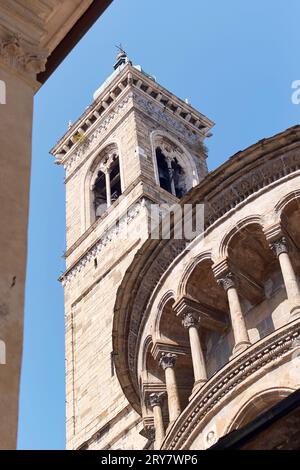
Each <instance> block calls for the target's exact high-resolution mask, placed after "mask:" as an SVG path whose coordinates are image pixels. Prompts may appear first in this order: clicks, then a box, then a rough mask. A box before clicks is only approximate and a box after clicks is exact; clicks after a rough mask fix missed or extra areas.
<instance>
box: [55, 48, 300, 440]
mask: <svg viewBox="0 0 300 470" xmlns="http://www.w3.org/2000/svg"><path fill="white" fill-rule="evenodd" d="M119 59H120V62H119V65H118V66H117V67H116V70H115V72H114V74H113V75H112V76H111V77H110V78H109V79H108V80H107V82H106V83H105V86H102V87H101V88H100V89H99V91H98V92H97V93H96V94H95V100H94V102H93V103H92V105H91V106H90V107H89V108H88V109H87V110H86V112H85V113H84V114H83V116H82V117H81V118H80V119H79V120H78V121H77V122H76V123H75V124H74V125H73V126H72V127H71V129H69V131H68V133H67V134H66V135H65V136H64V137H63V138H62V139H61V140H60V142H59V143H58V144H57V145H56V147H55V148H54V149H53V151H52V152H53V154H54V155H55V156H56V159H57V163H59V164H63V165H64V167H65V169H66V211H67V251H66V264H67V270H66V272H65V274H64V275H63V276H62V278H61V280H62V283H63V285H64V289H65V315H66V386H67V446H68V448H72V449H77V448H84V449H108V448H111V449H142V448H145V447H146V448H147V447H152V446H154V448H164V449H187V448H191V449H204V448H207V447H210V446H211V445H212V444H214V443H215V442H216V440H218V439H219V438H220V437H221V436H223V435H224V434H226V433H227V432H229V431H230V430H231V429H234V428H236V427H238V426H241V425H243V424H244V423H245V422H246V421H247V420H248V421H249V420H251V419H252V418H253V416H255V415H257V414H258V413H259V412H261V411H263V410H264V409H266V408H267V407H269V406H270V405H272V404H274V403H275V402H276V401H278V400H279V399H280V397H284V396H286V395H288V394H289V393H291V392H292V391H293V390H295V389H296V388H298V387H299V385H300V382H299V377H300V375H299V373H298V372H299V365H298V362H297V361H298V356H299V355H298V354H297V351H298V349H299V341H298V335H299V331H300V330H299V325H300V323H299V321H300V320H299V315H300V294H299V278H298V276H299V272H300V257H299V249H300V238H299V237H300V234H299V219H300V211H299V196H300V189H299V182H300V175H299V164H300V158H299V149H300V139H299V137H300V128H299V127H298V126H296V127H295V128H292V129H289V130H287V131H285V132H283V133H282V134H279V135H277V136H275V137H272V138H270V139H265V140H263V141H261V142H258V143H257V144H255V145H253V146H252V147H250V148H248V149H246V150H245V151H243V152H239V153H238V154H237V155H234V156H233V157H232V158H231V159H230V160H228V161H227V162H226V163H225V164H224V165H222V166H221V167H220V168H218V169H217V170H216V171H214V172H213V173H211V174H208V173H207V167H206V162H205V152H204V147H203V144H202V142H203V139H204V138H205V137H207V136H209V135H210V129H211V127H212V125H213V123H212V122H211V121H210V120H209V119H207V118H206V117H205V116H203V115H201V114H200V113H198V112H197V111H196V110H194V109H193V108H192V107H191V106H190V105H188V104H187V103H185V102H182V101H181V100H179V99H178V98H177V97H175V96H174V95H172V94H171V93H170V92H168V91H167V90H165V89H163V88H162V87H161V86H160V85H158V84H157V83H156V82H155V80H153V79H152V78H151V77H149V76H148V75H146V74H144V73H143V72H142V71H141V70H140V69H138V68H137V67H134V66H132V64H131V63H130V62H129V61H128V59H127V58H126V56H125V55H122V53H121V54H120V57H119ZM99 201H101V204H100V202H99ZM164 203H166V204H169V205H172V204H175V203H176V204H179V203H180V206H179V207H182V208H183V207H186V205H190V207H192V208H193V212H192V213H193V218H194V219H195V217H196V210H197V207H198V205H199V204H203V205H204V227H203V229H204V231H201V233H199V234H198V236H196V237H195V238H194V239H192V240H191V239H187V238H184V237H176V236H175V232H176V225H175V220H176V216H175V215H174V216H173V217H171V237H170V239H167V238H166V239H162V238H161V237H160V238H158V239H155V238H153V237H152V236H151V235H153V232H151V228H152V226H151V221H152V217H153V213H152V211H151V207H152V205H153V204H156V205H161V204H164ZM99 204H100V205H99ZM100 206H101V210H100V209H99V207H100ZM169 217H170V215H169V214H166V212H164V210H162V212H161V226H162V227H163V226H164V222H165V221H166V220H169ZM172 234H173V235H174V236H172ZM298 330H299V331H298ZM225 407H226V410H225Z"/></svg>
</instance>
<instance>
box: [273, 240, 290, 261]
mask: <svg viewBox="0 0 300 470" xmlns="http://www.w3.org/2000/svg"><path fill="white" fill-rule="evenodd" d="M270 246H271V249H272V251H273V252H274V254H275V255H276V257H277V258H278V256H280V255H281V254H282V253H288V252H289V245H288V240H287V238H286V237H281V238H280V239H279V240H276V241H274V242H272V243H270Z"/></svg>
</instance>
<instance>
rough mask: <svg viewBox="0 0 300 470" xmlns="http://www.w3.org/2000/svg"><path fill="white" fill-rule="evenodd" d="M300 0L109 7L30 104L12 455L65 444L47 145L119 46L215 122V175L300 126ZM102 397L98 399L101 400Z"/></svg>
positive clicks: (58, 199)
mask: <svg viewBox="0 0 300 470" xmlns="http://www.w3.org/2000/svg"><path fill="white" fill-rule="evenodd" d="M299 17H300V2H299V0H288V1H287V0H275V1H274V0H263V1H262V0H252V1H251V2H243V1H241V0H227V1H226V2H225V1H222V0H209V2H207V1H203V0H186V1H185V2H182V1H181V0H163V1H162V0H151V1H146V0H114V2H113V4H112V5H111V7H110V8H109V9H108V10H107V11H106V13H105V14H104V15H103V16H102V17H101V18H100V20H99V21H98V22H97V23H96V24H95V25H94V27H93V28H92V29H91V30H90V31H89V32H88V34H87V35H86V36H85V37H84V38H83V40H82V41H81V42H80V43H79V45H78V46H77V47H76V48H75V49H74V50H73V51H72V53H71V54H70V55H69V56H68V57H67V59H66V60H65V61H64V63H63V64H62V65H61V66H60V67H59V69H58V70H57V71H56V72H55V73H54V75H53V76H52V77H51V78H50V79H49V81H48V82H47V83H46V84H45V85H44V86H43V87H42V89H41V90H40V91H39V92H38V94H37V95H36V98H35V113H34V132H33V161H32V180H31V206H30V224H29V247H28V248H29V249H28V270H27V287H26V306H25V334H24V354H23V370H22V381H21V399H20V418H19V443H18V447H19V449H63V448H64V447H65V391H64V387H65V385H64V362H65V358H64V308H63V290H62V287H61V286H60V285H59V283H58V282H57V278H58V276H59V275H60V273H61V272H62V271H64V261H63V259H62V255H63V252H64V250H65V215H64V211H65V203H64V197H65V196H64V184H63V170H62V168H60V167H57V166H55V165H54V164H53V161H52V157H51V156H50V155H49V154H48V151H49V149H50V148H51V147H52V146H53V145H54V144H55V143H56V141H57V140H58V139H59V138H60V137H61V136H62V135H63V134H64V133H65V131H66V129H67V125H68V121H69V120H72V121H73V122H74V121H75V120H76V119H77V118H78V117H79V116H80V115H81V114H82V112H83V111H84V109H85V108H86V106H88V105H89V104H90V103H91V101H92V94H93V92H94V90H95V89H96V88H97V87H98V86H99V85H100V84H101V83H102V82H103V81H104V80H105V78H106V77H107V76H108V75H109V74H110V73H111V71H112V65H113V63H114V59H115V53H116V50H115V47H114V45H115V44H118V43H119V42H122V43H123V44H124V45H125V48H126V50H127V51H128V55H129V56H130V58H132V60H133V61H134V63H136V64H141V65H142V66H143V68H144V69H145V70H146V71H147V72H149V73H151V74H153V75H155V76H156V78H157V80H158V81H159V82H160V83H161V84H162V85H163V86H165V87H166V88H168V89H169V90H171V91H172V92H174V93H175V94H176V95H178V96H179V97H181V98H183V99H184V98H186V97H188V98H189V99H190V102H191V104H192V105H193V106H194V107H196V108H197V109H199V110H200V111H201V112H203V113H204V114H206V115H207V116H208V117H209V118H211V119H213V120H214V121H215V122H216V126H215V128H214V136H213V137H212V138H211V139H209V140H208V141H207V145H208V148H209V160H208V163H209V168H210V169H211V170H212V169H214V168H215V167H216V166H218V165H219V164H220V163H222V162H223V161H224V160H226V159H227V158H228V157H229V156H230V155H232V154H233V153H235V152H237V151H238V150H240V149H243V148H245V147H247V146H248V145H250V144H252V143H254V142H256V141H257V140H259V139H261V138H263V137H267V136H270V135H273V134H276V133H277V132H279V131H281V130H283V129H285V128H287V127H290V126H292V125H294V124H297V123H298V122H299V117H300V105H299V106H296V105H293V104H292V102H291V93H292V90H291V83H292V81H293V80H296V79H300V68H299V64H300V58H299V44H300V28H299ZM99 399H100V397H99Z"/></svg>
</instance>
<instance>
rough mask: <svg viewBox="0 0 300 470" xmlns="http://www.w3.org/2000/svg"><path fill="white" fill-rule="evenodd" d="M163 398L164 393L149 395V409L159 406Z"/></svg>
mask: <svg viewBox="0 0 300 470" xmlns="http://www.w3.org/2000/svg"><path fill="white" fill-rule="evenodd" d="M164 398H165V393H163V392H160V393H151V394H150V395H149V404H150V406H151V408H153V407H154V406H161V405H162V403H163V401H164Z"/></svg>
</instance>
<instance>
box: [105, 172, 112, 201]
mask: <svg viewBox="0 0 300 470" xmlns="http://www.w3.org/2000/svg"><path fill="white" fill-rule="evenodd" d="M105 185H106V202H107V208H108V207H110V206H111V187H110V171H109V169H108V168H107V169H106V171H105Z"/></svg>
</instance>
